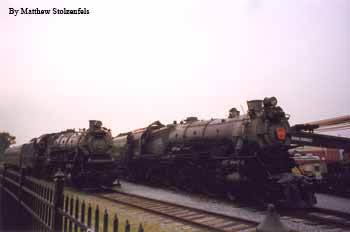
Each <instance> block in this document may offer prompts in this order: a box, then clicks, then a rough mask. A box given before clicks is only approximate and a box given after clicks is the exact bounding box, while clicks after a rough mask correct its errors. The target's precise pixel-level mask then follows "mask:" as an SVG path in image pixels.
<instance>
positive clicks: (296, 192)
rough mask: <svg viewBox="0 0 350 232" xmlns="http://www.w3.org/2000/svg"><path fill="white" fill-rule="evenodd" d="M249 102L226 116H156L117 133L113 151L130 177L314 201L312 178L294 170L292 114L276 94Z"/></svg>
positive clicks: (291, 201) (283, 202)
mask: <svg viewBox="0 0 350 232" xmlns="http://www.w3.org/2000/svg"><path fill="white" fill-rule="evenodd" d="M247 103H248V113H247V114H246V115H240V113H239V111H237V110H236V109H235V108H233V109H231V110H230V115H229V117H228V118H225V119H211V120H198V119H197V118H196V117H189V118H187V119H186V120H184V121H181V122H180V123H177V122H176V121H174V123H173V124H170V125H163V124H161V123H160V122H159V121H156V122H154V123H152V124H151V125H149V126H148V127H146V128H142V129H138V130H134V131H132V132H128V133H123V134H119V135H118V136H116V137H115V138H114V149H115V150H114V156H115V157H116V160H118V162H119V163H120V164H122V165H123V167H124V169H125V174H124V175H125V176H126V177H127V178H129V179H130V180H134V181H143V182H147V183H153V184H157V183H158V184H159V183H162V184H165V185H168V186H171V187H174V186H175V187H177V188H182V189H185V190H186V191H200V192H205V193H208V194H215V195H223V194H225V195H228V196H230V197H237V196H238V197H239V196H250V198H254V199H258V200H259V201H261V200H263V201H264V202H273V203H275V204H278V205H280V206H284V207H296V208H304V207H311V206H312V205H314V204H315V203H316V199H315V195H314V191H313V185H312V180H310V179H308V178H307V177H304V176H300V175H299V176H298V175H294V174H293V173H292V172H291V169H292V168H294V167H295V166H296V164H295V162H294V160H293V159H292V158H291V157H290V154H289V153H288V149H289V148H290V144H291V138H290V135H289V133H288V132H289V129H290V126H289V123H288V119H289V116H288V115H286V114H285V113H284V111H283V110H282V108H281V107H279V106H277V99H276V98H275V97H271V98H265V99H264V100H263V101H262V100H253V101H248V102H247Z"/></svg>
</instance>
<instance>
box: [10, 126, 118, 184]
mask: <svg viewBox="0 0 350 232" xmlns="http://www.w3.org/2000/svg"><path fill="white" fill-rule="evenodd" d="M112 146H113V140H112V135H111V132H110V131H109V130H107V129H106V128H105V127H102V122H101V121H97V120H90V126H89V129H87V130H85V129H83V130H80V131H75V130H73V129H70V130H66V131H62V132H58V133H51V134H44V135H42V136H40V137H38V138H34V139H32V140H31V141H30V142H29V143H26V144H23V145H20V146H14V147H10V148H8V149H7V150H6V151H5V154H4V164H5V166H7V167H9V168H16V169H18V168H23V169H24V170H26V171H27V172H29V173H30V174H31V175H33V176H36V177H40V178H45V179H52V177H53V176H54V174H55V173H56V172H57V171H58V170H59V169H60V170H62V171H63V172H64V174H65V176H66V177H68V179H69V180H70V181H71V182H72V183H73V185H75V186H79V187H83V186H100V185H112V184H113V182H114V181H115V180H116V178H117V168H116V166H115V162H114V160H113V157H112V153H111V152H112Z"/></svg>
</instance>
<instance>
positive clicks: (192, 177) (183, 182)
mask: <svg viewBox="0 0 350 232" xmlns="http://www.w3.org/2000/svg"><path fill="white" fill-rule="evenodd" d="M198 173H199V172H198V170H197V169H196V168H195V167H192V166H185V167H184V168H182V169H179V170H178V172H177V175H176V180H175V181H176V186H177V187H178V188H180V189H182V190H184V191H186V192H189V193H193V192H196V191H198V190H199V188H198V187H199V184H200V178H198V177H199V176H198Z"/></svg>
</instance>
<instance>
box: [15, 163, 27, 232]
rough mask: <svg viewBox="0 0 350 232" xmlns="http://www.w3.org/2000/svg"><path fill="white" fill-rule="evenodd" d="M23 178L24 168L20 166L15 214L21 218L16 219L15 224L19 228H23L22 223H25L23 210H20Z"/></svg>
mask: <svg viewBox="0 0 350 232" xmlns="http://www.w3.org/2000/svg"><path fill="white" fill-rule="evenodd" d="M23 180H24V168H21V169H20V170H19V180H18V181H19V183H18V184H19V185H18V193H17V199H18V201H17V216H18V218H21V220H18V221H17V226H18V228H19V230H24V225H25V222H24V220H25V218H24V217H23V210H22V205H21V202H22V188H23V186H22V185H23Z"/></svg>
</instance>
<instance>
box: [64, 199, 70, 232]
mask: <svg viewBox="0 0 350 232" xmlns="http://www.w3.org/2000/svg"><path fill="white" fill-rule="evenodd" d="M65 198H66V199H65V204H64V212H65V213H68V204H69V199H68V196H66V197H65ZM67 229H68V218H67V217H64V224H63V231H64V232H66V231H67Z"/></svg>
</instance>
